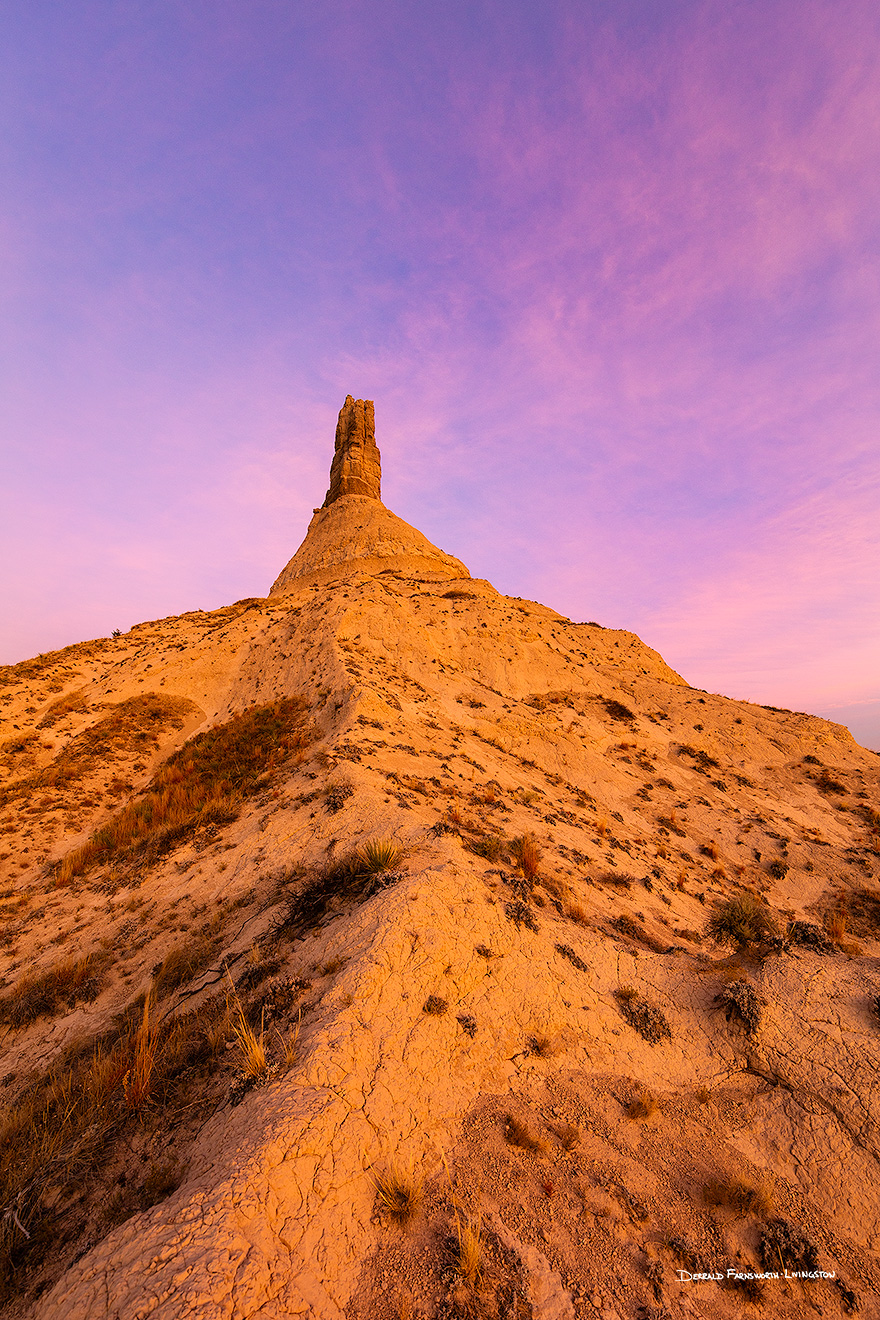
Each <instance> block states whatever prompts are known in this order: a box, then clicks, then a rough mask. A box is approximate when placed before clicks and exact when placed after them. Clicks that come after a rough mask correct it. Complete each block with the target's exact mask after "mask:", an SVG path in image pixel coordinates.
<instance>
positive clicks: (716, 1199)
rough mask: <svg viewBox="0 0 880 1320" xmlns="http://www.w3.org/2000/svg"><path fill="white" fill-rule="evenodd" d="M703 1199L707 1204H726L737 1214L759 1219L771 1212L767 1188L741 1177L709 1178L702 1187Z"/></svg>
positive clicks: (771, 1207) (771, 1201)
mask: <svg viewBox="0 0 880 1320" xmlns="http://www.w3.org/2000/svg"><path fill="white" fill-rule="evenodd" d="M703 1200H704V1201H705V1202H706V1204H707V1205H714V1206H726V1207H727V1208H728V1209H729V1210H735V1211H736V1213H737V1214H739V1215H757V1216H758V1218H760V1219H766V1218H768V1216H770V1215H771V1214H772V1213H773V1198H772V1197H771V1195H770V1192H769V1190H768V1189H767V1188H766V1187H764V1186H760V1185H756V1184H755V1183H750V1182H744V1181H743V1180H742V1179H741V1178H710V1179H709V1181H708V1182H707V1183H706V1184H705V1186H704V1187H703Z"/></svg>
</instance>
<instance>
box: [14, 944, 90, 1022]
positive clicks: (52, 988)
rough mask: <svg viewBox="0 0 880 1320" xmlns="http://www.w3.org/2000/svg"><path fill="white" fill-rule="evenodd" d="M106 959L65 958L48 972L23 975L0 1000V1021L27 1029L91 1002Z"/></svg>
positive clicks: (86, 955) (87, 957)
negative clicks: (78, 1004) (46, 1018)
mask: <svg viewBox="0 0 880 1320" xmlns="http://www.w3.org/2000/svg"><path fill="white" fill-rule="evenodd" d="M108 962H109V956H108V955H107V954H106V953H102V954H97V953H88V954H85V955H84V956H83V957H81V958H65V959H64V960H63V961H62V962H59V963H56V964H55V966H54V967H50V968H49V970H48V971H46V972H41V973H39V974H38V975H36V976H34V975H31V974H30V973H27V972H26V973H25V975H24V976H23V977H22V978H21V980H20V981H19V982H18V983H17V984H16V985H15V986H13V988H12V990H10V991H9V993H8V994H5V995H3V996H2V997H0V1022H8V1023H9V1025H10V1026H12V1027H27V1026H30V1024H31V1023H32V1022H36V1020H37V1018H40V1017H54V1016H55V1014H56V1013H58V1012H60V1010H61V1009H62V1008H72V1007H73V1006H74V1005H75V1004H77V1003H83V1002H84V1003H91V1002H92V1000H94V999H96V998H97V996H98V994H99V993H100V991H101V988H102V986H103V984H104V979H105V974H106V968H107V963H108Z"/></svg>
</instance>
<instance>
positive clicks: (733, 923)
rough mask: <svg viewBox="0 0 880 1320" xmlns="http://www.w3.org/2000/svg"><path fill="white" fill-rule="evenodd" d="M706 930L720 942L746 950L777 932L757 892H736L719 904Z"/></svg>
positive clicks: (773, 921)
mask: <svg viewBox="0 0 880 1320" xmlns="http://www.w3.org/2000/svg"><path fill="white" fill-rule="evenodd" d="M706 933H707V934H708V935H709V936H711V938H712V939H713V940H716V941H717V943H719V944H733V945H735V947H736V948H737V949H748V948H750V947H753V946H754V945H757V944H762V943H764V942H765V941H766V940H768V939H771V938H772V937H773V936H774V935H776V933H777V931H776V921H775V919H774V916H773V913H772V912H771V910H770V908H769V907H768V906H767V904H766V903H764V902H762V901H761V899H760V898H759V897H758V896H757V894H751V893H745V894H735V895H733V897H731V898H727V899H725V900H724V901H723V902H722V903H719V904H718V906H717V907H716V908H715V911H714V912H713V913H712V915H711V917H710V918H709V921H708V923H707V926H706Z"/></svg>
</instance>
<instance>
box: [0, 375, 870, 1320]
mask: <svg viewBox="0 0 880 1320" xmlns="http://www.w3.org/2000/svg"><path fill="white" fill-rule="evenodd" d="M358 407H359V405H358V404H355V403H354V402H353V401H352V400H348V401H347V403H346V408H344V409H343V417H344V418H348V419H351V418H354V421H353V422H351V424H349V421H348V420H346V421H345V424H344V425H342V423H341V432H340V436H341V443H338V444H337V456H339V455H340V454H341V455H342V457H341V459H340V464H339V469H340V470H342V472H343V476H341V477H340V479H339V481H338V482H336V483H335V485H334V483H333V482H331V495H333V491H334V489H336V490H337V494H336V495H333V498H332V499H330V502H329V503H328V504H327V505H326V507H324V508H322V509H321V510H320V511H319V512H318V513H317V514H316V515H315V518H314V519H313V521H312V525H311V527H310V529H309V533H308V535H307V537H306V539H305V541H304V543H303V545H302V546H301V547H300V549H299V551H297V554H296V555H295V556H294V558H293V559H292V560H291V562H290V564H288V566H287V568H286V569H285V570H284V572H283V573H282V574H281V576H280V577H279V580H278V582H277V583H276V584H275V587H273V589H272V593H271V595H269V596H268V597H265V598H250V599H246V600H241V601H237V602H236V603H235V604H234V605H230V606H228V607H225V608H223V609H218V610H214V611H212V612H210V613H204V612H202V611H193V612H191V613H189V614H185V615H182V616H179V617H174V618H166V619H158V620H153V621H151V622H148V623H142V624H139V625H137V626H136V627H134V628H132V629H131V630H130V631H129V632H128V633H126V634H124V635H123V636H120V637H114V638H103V639H100V640H97V641H93V642H85V643H81V644H79V645H78V646H73V647H68V648H67V649H66V650H64V651H60V652H54V653H51V654H47V655H41V656H38V657H36V659H34V660H31V661H27V662H23V663H22V664H20V665H16V666H10V667H7V668H5V669H0V766H2V767H3V769H4V770H5V779H4V781H3V783H2V785H0V898H2V909H0V923H2V924H0V1027H2V1034H0V1044H2V1054H0V1106H2V1108H3V1112H2V1113H0V1307H2V1308H4V1309H3V1314H4V1317H7V1316H8V1317H9V1320H98V1318H99V1317H101V1320H103V1318H104V1317H107V1318H108V1320H146V1318H147V1317H149V1320H216V1318H217V1317H218V1316H223V1317H227V1320H293V1318H295V1320H398V1318H399V1317H400V1316H404V1315H407V1316H412V1317H413V1320H441V1318H442V1320H453V1318H454V1320H463V1318H464V1317H467V1318H468V1320H474V1318H479V1320H500V1317H512V1316H517V1317H519V1318H520V1320H526V1317H531V1320H636V1317H640V1316H641V1317H648V1316H660V1315H665V1316H675V1317H685V1318H686V1320H687V1318H688V1317H692V1318H693V1320H697V1317H698V1316H699V1317H704V1316H711V1317H712V1320H742V1316H743V1315H745V1314H752V1311H751V1309H749V1307H750V1304H751V1303H752V1302H754V1301H760V1300H762V1299H763V1303H764V1309H763V1310H762V1311H761V1312H760V1314H762V1315H767V1316H771V1315H772V1316H773V1317H774V1320H775V1318H776V1317H779V1318H780V1320H805V1317H807V1316H813V1315H816V1314H820V1313H821V1314H822V1315H824V1316H826V1317H828V1320H831V1317H834V1318H835V1320H844V1317H845V1315H847V1314H851V1313H852V1312H853V1310H854V1308H855V1307H860V1314H862V1315H865V1316H867V1315H872V1314H875V1313H876V1311H875V1310H874V1311H872V1310H871V1307H872V1306H875V1305H876V1304H875V1303H871V1301H870V1298H871V1297H872V1296H873V1297H875V1298H876V1297H878V1296H880V1200H878V1196H877V1182H878V1169H880V1070H878V1063H877V1052H878V1051H877V1042H878V1040H880V1001H878V996H880V978H878V967H880V961H878V958H880V760H878V757H877V756H876V755H875V754H874V753H872V752H869V751H867V750H866V749H864V748H862V747H859V746H858V745H857V744H856V743H855V742H854V741H853V739H852V737H851V736H850V735H849V733H848V732H847V730H846V729H844V728H842V727H841V726H839V725H835V724H831V723H829V722H828V721H825V720H820V719H816V718H813V717H811V716H807V715H802V714H798V713H796V712H793V711H784V710H777V709H775V708H769V707H761V706H756V705H753V704H750V703H749V702H745V701H732V700H729V699H728V698H725V697H723V696H719V695H717V694H713V693H708V692H702V691H700V690H698V689H695V688H692V687H690V686H689V684H688V683H687V682H686V681H685V680H684V679H683V678H681V677H680V676H679V675H678V674H676V673H675V672H674V671H673V670H672V669H670V668H669V666H668V665H666V664H665V663H664V661H663V660H662V658H661V657H660V656H659V655H658V654H657V653H656V652H655V651H652V650H651V649H650V648H649V647H648V646H646V645H645V644H644V643H643V642H641V641H640V640H639V638H637V637H635V636H634V635H633V634H632V633H628V632H623V631H620V630H616V629H610V628H603V627H601V626H600V625H599V624H597V623H574V622H572V621H571V620H570V619H567V618H564V617H563V616H561V615H559V614H557V613H556V612H555V611H553V610H551V609H548V608H547V607H545V606H542V605H539V604H536V603H534V602H532V601H527V600H521V599H519V598H515V597H508V596H503V595H501V594H500V593H499V592H497V591H496V590H495V589H494V588H493V587H492V586H491V585H490V584H489V583H487V582H485V581H482V580H480V579H474V578H471V577H470V575H469V574H468V572H467V569H466V568H465V567H464V565H463V564H460V563H458V561H457V560H453V559H451V558H450V557H449V556H446V555H444V554H443V552H442V551H440V550H438V549H437V548H436V547H435V546H432V545H431V543H430V542H429V541H428V540H427V539H426V538H425V537H423V536H421V534H420V533H419V532H416V531H415V529H413V528H411V527H408V526H407V524H406V523H404V522H402V521H401V520H400V519H398V518H396V517H395V515H394V514H392V513H390V512H389V511H388V510H387V509H385V508H384V506H383V505H382V503H381V501H380V500H379V498H378V476H376V481H375V483H374V485H373V486H372V487H371V489H372V490H373V491H374V493H372V494H364V493H363V492H360V493H357V492H355V493H352V492H351V491H348V492H347V493H346V490H345V489H344V478H345V474H346V473H347V474H348V475H351V474H352V468H351V466H349V468H348V469H346V468H345V458H346V456H348V457H349V458H350V457H351V454H353V453H354V449H353V448H347V447H346V443H345V440H346V437H347V436H350V435H351V434H352V433H358V434H359V435H361V436H362V439H363V443H362V452H363V451H364V450H365V449H366V448H367V446H366V438H367V435H368V433H369V434H370V435H371V434H372V427H371V424H370V425H369V426H368V422H367V417H368V414H367V411H366V409H367V405H366V404H364V405H363V409H364V411H363V413H362V417H363V425H362V426H361V423H360V422H358V420H357V418H358V412H357V409H358ZM369 416H370V418H371V411H370V414H369ZM359 428H360V430H359ZM334 461H335V460H334ZM377 472H378V455H377V456H376V473H377ZM328 498H329V497H328ZM296 719H299V720H300V721H301V722H300V723H298V724H297V723H295V720H296ZM291 720H294V723H293V724H291V723H290V721H291ZM285 721H287V723H285ZM242 729H244V730H245V732H244V733H243V732H242ZM184 745H186V747H187V753H186V756H184V757H183V758H177V759H174V760H171V758H174V757H175V754H176V753H177V752H178V751H179V750H180V749H181V747H182V746H184ZM199 758H201V759H199ZM261 758H262V759H261ZM169 762H170V764H169ZM187 767H189V769H188V768H187ZM249 767H250V768H249ZM196 772H197V773H196ZM187 775H189V778H187ZM212 783H213V784H214V787H215V789H216V793H215V795H214V796H213V797H212V796H208V797H205V793H206V792H207V789H206V787H205V786H206V785H210V784H212ZM178 788H180V791H179V792H178ZM183 790H187V791H186V792H184V791H183ZM190 791H191V792H193V793H196V794H198V793H200V792H201V793H202V796H201V797H198V796H197V797H195V798H192V797H191V796H187V793H190ZM175 794H177V796H175ZM172 808H173V812H172ZM90 847H91V849H92V851H89V848H90ZM774 921H775V924H776V933H775V935H771V932H770V925H771V923H772V922H774ZM759 929H760V931H763V934H761V935H760V937H756V936H755V931H756V930H759ZM765 936H766V938H765ZM725 940H726V943H725ZM737 944H738V945H739V946H740V947H739V948H738V949H737V948H736V947H735V946H736V945H737ZM732 947H733V952H734V956H730V954H731V948H732ZM233 987H234V989H233ZM145 996H149V997H148V998H146V1000H145ZM145 1010H146V1011H145ZM150 1014H152V1016H150ZM248 1024H249V1029H250V1031H251V1037H252V1039H251V1045H250V1046H247V1039H248V1038H247V1032H246V1028H248ZM254 1046H261V1047H262V1049H263V1050H264V1054H265V1057H264V1058H263V1059H262V1061H261V1059H260V1055H259V1050H258V1049H255V1048H254ZM248 1070H250V1071H248ZM420 1183H422V1184H423V1186H422V1195H421V1197H419V1196H417V1195H416V1192H417V1189H418V1187H419V1184H420ZM407 1220H408V1221H409V1222H406V1221H407ZM466 1244H469V1247H468V1252H467V1253H466V1252H465V1250H464V1247H465V1245H466ZM466 1255H469V1262H470V1263H468V1259H466V1258H465V1257H466ZM731 1268H735V1269H737V1270H739V1271H741V1272H742V1273H743V1275H744V1276H745V1275H747V1274H748V1273H750V1272H756V1273H760V1272H767V1273H770V1274H777V1275H778V1276H780V1277H773V1278H770V1279H768V1280H766V1281H764V1282H762V1281H760V1280H755V1279H748V1278H746V1277H744V1278H743V1279H741V1280H739V1281H737V1280H733V1279H729V1278H728V1277H727V1271H728V1270H729V1269H731ZM783 1268H787V1269H788V1271H789V1274H790V1275H791V1274H793V1273H795V1272H797V1271H801V1272H806V1273H814V1274H815V1273H816V1272H817V1271H824V1272H825V1274H826V1275H831V1276H833V1277H819V1278H813V1279H811V1280H809V1281H808V1282H805V1281H803V1280H801V1279H798V1278H788V1279H786V1278H784V1277H782V1272H783ZM707 1273H708V1274H709V1275H710V1276H711V1278H710V1279H709V1280H703V1281H699V1275H704V1274H707ZM682 1274H684V1275H685V1277H684V1278H682ZM716 1275H717V1276H720V1281H713V1280H714V1279H715V1276H716ZM757 1313H758V1312H756V1314H757Z"/></svg>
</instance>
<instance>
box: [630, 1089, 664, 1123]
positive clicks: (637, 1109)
mask: <svg viewBox="0 0 880 1320" xmlns="http://www.w3.org/2000/svg"><path fill="white" fill-rule="evenodd" d="M659 1108H660V1106H659V1105H658V1103H657V1097H656V1096H654V1095H652V1094H651V1092H650V1091H641V1092H639V1094H638V1095H634V1096H633V1098H632V1100H630V1102H629V1104H628V1105H627V1106H626V1116H627V1118H631V1119H634V1120H635V1119H640V1120H645V1119H648V1118H653V1116H654V1115H655V1114H656V1113H657V1111H658V1109H659Z"/></svg>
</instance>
